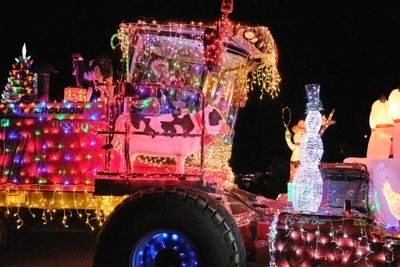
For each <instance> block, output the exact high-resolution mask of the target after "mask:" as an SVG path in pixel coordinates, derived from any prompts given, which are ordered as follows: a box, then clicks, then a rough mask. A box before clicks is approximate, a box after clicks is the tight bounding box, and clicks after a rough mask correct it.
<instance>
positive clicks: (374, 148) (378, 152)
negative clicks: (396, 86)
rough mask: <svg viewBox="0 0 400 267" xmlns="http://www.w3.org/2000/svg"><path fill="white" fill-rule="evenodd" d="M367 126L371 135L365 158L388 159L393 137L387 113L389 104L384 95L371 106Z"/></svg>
mask: <svg viewBox="0 0 400 267" xmlns="http://www.w3.org/2000/svg"><path fill="white" fill-rule="evenodd" d="M369 124H370V127H371V135H370V138H369V142H368V149H367V158H376V159H385V158H389V156H390V150H391V146H392V137H393V118H392V116H391V115H390V112H389V102H388V101H387V100H386V97H385V96H384V95H382V96H381V97H380V99H378V100H376V101H375V102H374V103H373V104H372V107H371V113H370V116H369Z"/></svg>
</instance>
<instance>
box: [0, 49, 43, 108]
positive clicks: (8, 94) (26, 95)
mask: <svg viewBox="0 0 400 267" xmlns="http://www.w3.org/2000/svg"><path fill="white" fill-rule="evenodd" d="M32 63H33V60H32V59H31V57H30V56H26V45H25V43H24V45H23V47H22V56H20V57H19V58H15V63H14V64H12V65H11V66H12V69H11V70H10V72H9V75H10V76H9V77H8V79H7V84H6V85H5V88H4V90H3V93H2V94H1V102H3V103H9V104H16V103H21V102H22V103H31V102H34V101H35V100H36V99H37V74H36V73H34V72H32V71H31V66H32Z"/></svg>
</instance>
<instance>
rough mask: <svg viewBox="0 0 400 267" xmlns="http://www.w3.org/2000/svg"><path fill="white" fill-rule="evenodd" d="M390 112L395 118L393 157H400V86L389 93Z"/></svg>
mask: <svg viewBox="0 0 400 267" xmlns="http://www.w3.org/2000/svg"><path fill="white" fill-rule="evenodd" d="M388 102H389V112H390V115H391V116H392V118H393V123H394V127H393V142H392V148H393V157H394V158H396V159H400V88H396V89H394V90H392V92H391V93H390V95H389V101H388Z"/></svg>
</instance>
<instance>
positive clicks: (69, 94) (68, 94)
mask: <svg viewBox="0 0 400 267" xmlns="http://www.w3.org/2000/svg"><path fill="white" fill-rule="evenodd" d="M64 101H66V102H86V89H85V88H76V87H66V88H64Z"/></svg>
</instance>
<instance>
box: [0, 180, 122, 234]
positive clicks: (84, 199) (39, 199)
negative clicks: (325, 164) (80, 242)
mask: <svg viewBox="0 0 400 267" xmlns="http://www.w3.org/2000/svg"><path fill="white" fill-rule="evenodd" d="M89 184H90V183H89ZM3 186H6V187H5V188H4V190H2V192H0V207H5V212H6V214H7V215H11V216H12V217H14V218H15V221H16V227H17V229H20V228H21V227H23V225H24V218H23V216H22V213H21V212H20V211H21V209H22V208H27V209H28V215H29V214H30V216H31V217H32V218H39V219H40V220H41V222H42V224H43V225H45V224H47V223H48V222H49V221H53V220H54V218H56V216H55V215H56V213H62V215H61V217H60V218H61V223H62V225H63V227H65V228H68V221H69V219H70V218H71V217H72V216H77V217H78V218H80V219H82V220H83V222H85V223H86V224H87V225H88V227H89V228H90V229H91V230H95V228H96V225H102V224H103V223H104V221H105V220H106V217H107V215H108V214H110V213H111V212H112V211H113V210H114V208H115V207H116V206H117V205H118V204H119V203H121V202H122V200H123V199H125V198H126V196H118V197H117V196H94V195H93V193H92V190H93V188H92V187H90V185H89V187H88V186H85V185H76V186H62V185H54V186H53V187H52V188H53V189H52V191H49V190H47V191H46V190H43V187H40V186H35V185H27V186H25V188H26V190H24V189H23V186H16V185H3ZM35 187H37V189H34V188H35ZM46 188H47V187H46ZM33 209H38V210H39V211H38V210H35V211H33ZM40 210H41V211H40ZM72 211H74V212H72ZM24 216H27V215H24ZM58 217H59V216H57V218H58Z"/></svg>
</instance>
